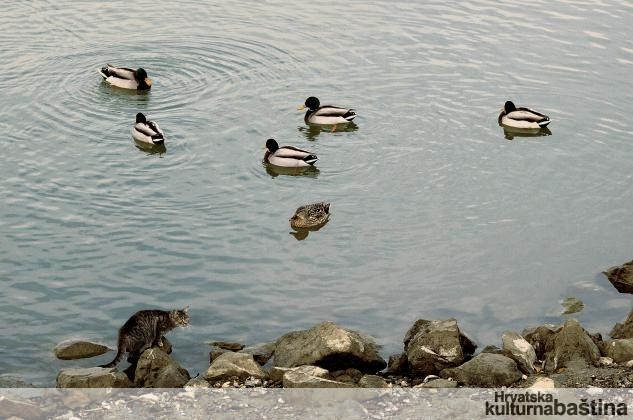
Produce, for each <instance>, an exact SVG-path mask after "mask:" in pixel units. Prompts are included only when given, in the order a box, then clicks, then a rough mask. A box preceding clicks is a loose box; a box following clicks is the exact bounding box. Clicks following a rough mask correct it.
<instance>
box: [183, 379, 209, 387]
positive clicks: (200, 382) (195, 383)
mask: <svg viewBox="0 0 633 420" xmlns="http://www.w3.org/2000/svg"><path fill="white" fill-rule="evenodd" d="M185 388H211V384H210V383H209V382H207V381H205V380H204V379H202V378H193V379H190V380H189V382H187V383H186V384H185Z"/></svg>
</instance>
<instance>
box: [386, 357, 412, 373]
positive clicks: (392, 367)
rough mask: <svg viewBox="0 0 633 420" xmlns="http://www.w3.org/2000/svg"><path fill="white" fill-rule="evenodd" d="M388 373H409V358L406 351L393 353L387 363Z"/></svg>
mask: <svg viewBox="0 0 633 420" xmlns="http://www.w3.org/2000/svg"><path fill="white" fill-rule="evenodd" d="M387 373H388V374H390V375H399V376H404V375H407V374H408V373H409V358H407V354H406V353H399V354H392V355H391V356H389V362H388V363H387Z"/></svg>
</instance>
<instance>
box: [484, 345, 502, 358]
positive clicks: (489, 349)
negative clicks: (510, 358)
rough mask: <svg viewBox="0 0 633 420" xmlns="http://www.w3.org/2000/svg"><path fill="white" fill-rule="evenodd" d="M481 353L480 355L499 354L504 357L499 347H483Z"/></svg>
mask: <svg viewBox="0 0 633 420" xmlns="http://www.w3.org/2000/svg"><path fill="white" fill-rule="evenodd" d="M481 352H482V353H490V354H501V355H503V356H506V352H504V351H503V350H501V349H500V348H499V347H497V346H492V345H491V346H486V347H484V349H483V350H482V351H481Z"/></svg>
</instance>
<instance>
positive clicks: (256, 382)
mask: <svg viewBox="0 0 633 420" xmlns="http://www.w3.org/2000/svg"><path fill="white" fill-rule="evenodd" d="M244 386H247V387H250V388H254V387H256V386H262V380H261V379H259V378H251V377H249V378H248V379H247V380H245V381H244Z"/></svg>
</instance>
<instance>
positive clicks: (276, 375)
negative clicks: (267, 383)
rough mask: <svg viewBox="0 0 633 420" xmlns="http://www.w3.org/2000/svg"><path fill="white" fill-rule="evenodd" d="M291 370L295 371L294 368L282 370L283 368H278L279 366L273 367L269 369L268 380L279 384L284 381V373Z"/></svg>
mask: <svg viewBox="0 0 633 420" xmlns="http://www.w3.org/2000/svg"><path fill="white" fill-rule="evenodd" d="M292 369H296V368H284V367H279V366H273V367H272V368H270V372H268V379H270V380H271V381H274V382H279V383H281V382H282V381H283V379H284V375H285V374H286V372H289V371H291V370H292Z"/></svg>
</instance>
